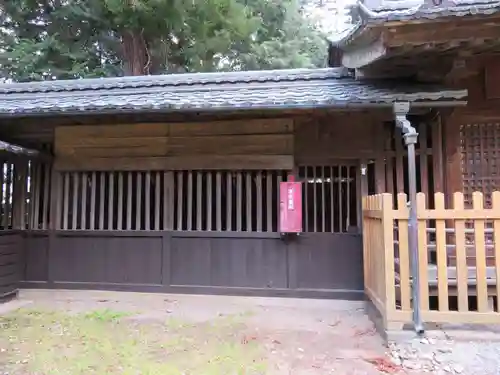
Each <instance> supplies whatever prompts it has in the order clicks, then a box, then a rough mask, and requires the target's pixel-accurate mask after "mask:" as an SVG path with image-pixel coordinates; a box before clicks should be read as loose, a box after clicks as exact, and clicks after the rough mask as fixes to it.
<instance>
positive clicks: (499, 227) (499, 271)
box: [491, 151, 500, 312]
mask: <svg viewBox="0 0 500 375" xmlns="http://www.w3.org/2000/svg"><path fill="white" fill-rule="evenodd" d="M497 152H498V151H497ZM491 203H492V206H491V207H492V209H493V211H494V212H500V191H494V192H493V193H492V194H491ZM493 243H494V257H495V276H496V295H497V312H500V219H499V218H498V216H497V217H496V218H495V220H494V221H493Z"/></svg>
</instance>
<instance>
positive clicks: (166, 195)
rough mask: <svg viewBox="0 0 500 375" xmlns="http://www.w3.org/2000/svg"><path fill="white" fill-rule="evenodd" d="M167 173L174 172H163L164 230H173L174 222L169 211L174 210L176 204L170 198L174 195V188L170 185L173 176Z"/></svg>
mask: <svg viewBox="0 0 500 375" xmlns="http://www.w3.org/2000/svg"><path fill="white" fill-rule="evenodd" d="M167 173H173V172H163V228H162V229H163V230H172V226H171V224H172V222H171V221H170V217H169V216H170V215H169V212H173V210H174V205H171V204H170V199H171V196H172V190H171V187H170V179H171V177H170V176H169V175H167Z"/></svg>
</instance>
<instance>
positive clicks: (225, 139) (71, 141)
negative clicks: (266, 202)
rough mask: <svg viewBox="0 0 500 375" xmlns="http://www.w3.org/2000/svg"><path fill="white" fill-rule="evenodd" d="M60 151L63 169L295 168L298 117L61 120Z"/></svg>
mask: <svg viewBox="0 0 500 375" xmlns="http://www.w3.org/2000/svg"><path fill="white" fill-rule="evenodd" d="M55 154H56V157H57V161H56V168H57V169H59V170H91V171H112V170H121V171H138V170H150V171H151V170H179V169H182V170H186V169H261V170H262V169H292V167H293V121H292V120H287V119H263V120H246V121H218V122H210V123H171V124H163V123H149V124H129V125H100V126H62V127H58V128H56V131H55ZM200 156H202V157H200Z"/></svg>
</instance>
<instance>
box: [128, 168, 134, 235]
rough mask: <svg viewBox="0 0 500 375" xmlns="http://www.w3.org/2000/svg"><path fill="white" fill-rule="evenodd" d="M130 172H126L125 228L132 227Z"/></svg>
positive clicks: (129, 228)
mask: <svg viewBox="0 0 500 375" xmlns="http://www.w3.org/2000/svg"><path fill="white" fill-rule="evenodd" d="M132 173H133V172H127V230H131V229H132V177H133V176H132Z"/></svg>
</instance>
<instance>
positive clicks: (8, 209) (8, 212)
mask: <svg viewBox="0 0 500 375" xmlns="http://www.w3.org/2000/svg"><path fill="white" fill-rule="evenodd" d="M6 176H7V178H6V182H5V214H4V217H3V220H4V221H3V228H4V229H9V225H10V223H11V220H12V203H11V198H12V185H13V184H12V182H13V181H12V164H11V163H10V162H9V163H7V173H6Z"/></svg>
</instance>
